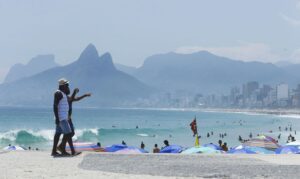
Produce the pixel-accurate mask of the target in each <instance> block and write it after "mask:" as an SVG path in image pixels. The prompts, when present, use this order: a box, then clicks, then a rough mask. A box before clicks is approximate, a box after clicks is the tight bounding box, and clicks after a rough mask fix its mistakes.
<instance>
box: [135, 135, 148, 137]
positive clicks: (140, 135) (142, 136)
mask: <svg viewBox="0 0 300 179" xmlns="http://www.w3.org/2000/svg"><path fill="white" fill-rule="evenodd" d="M136 135H137V136H141V137H149V135H148V134H136Z"/></svg>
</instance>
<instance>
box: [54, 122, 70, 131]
mask: <svg viewBox="0 0 300 179" xmlns="http://www.w3.org/2000/svg"><path fill="white" fill-rule="evenodd" d="M55 132H56V133H58V134H70V133H72V129H71V127H70V124H69V122H68V120H62V121H60V122H59V124H58V125H56V131H55Z"/></svg>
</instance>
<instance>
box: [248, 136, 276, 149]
mask: <svg viewBox="0 0 300 179" xmlns="http://www.w3.org/2000/svg"><path fill="white" fill-rule="evenodd" d="M243 145H244V146H249V147H262V148H266V149H271V150H274V149H277V148H279V147H280V145H278V143H277V142H276V140H275V139H273V138H272V137H269V136H265V135H261V136H258V137H256V138H254V139H250V140H248V141H246V142H244V143H243Z"/></svg>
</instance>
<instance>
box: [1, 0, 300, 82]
mask: <svg viewBox="0 0 300 179" xmlns="http://www.w3.org/2000/svg"><path fill="white" fill-rule="evenodd" d="M0 24H1V25H0V82H1V81H3V79H4V77H5V75H6V73H7V72H8V70H9V68H10V67H11V66H12V65H14V64H16V63H23V64H25V63H27V62H28V61H29V60H30V59H31V58H33V57H34V56H36V55H39V54H54V55H55V60H56V62H57V63H59V64H62V65H65V64H68V63H71V62H73V61H75V60H76V59H77V58H78V57H79V54H80V53H81V52H82V50H83V49H84V48H85V47H86V46H87V45H88V44H89V43H93V44H94V45H95V46H96V48H97V49H98V51H99V54H103V53H105V52H110V53H111V55H112V57H113V61H114V62H115V63H120V64H124V65H129V66H135V67H139V66H141V65H142V64H143V62H144V60H145V59H146V58H147V57H149V56H151V55H154V54H159V53H167V52H170V51H174V52H177V53H193V52H197V51H200V50H207V51H210V52H212V53H214V54H216V55H220V56H225V57H229V58H233V59H236V60H242V61H261V62H267V63H269V62H270V63H275V62H277V61H289V62H292V63H300V0H276V1H274V0H263V1H262V0H245V1H241V0H226V1H225V0H222V1H220V0H106V1H104V0H43V1H40V0H22V1H20V0H0Z"/></svg>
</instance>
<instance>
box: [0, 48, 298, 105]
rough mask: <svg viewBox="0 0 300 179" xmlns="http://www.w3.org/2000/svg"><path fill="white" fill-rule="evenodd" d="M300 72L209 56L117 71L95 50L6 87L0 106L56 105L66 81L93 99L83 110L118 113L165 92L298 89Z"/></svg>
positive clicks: (164, 58) (157, 59) (177, 57)
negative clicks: (247, 86)
mask: <svg viewBox="0 0 300 179" xmlns="http://www.w3.org/2000/svg"><path fill="white" fill-rule="evenodd" d="M41 61H42V60H41ZM28 68H29V67H28ZM299 68H300V65H297V64H291V65H289V64H286V65H282V66H279V65H274V64H271V63H261V62H242V61H238V60H232V59H229V58H225V57H221V56H217V55H214V54H211V53H209V52H207V51H200V52H197V53H193V54H177V53H174V52H170V53H166V54H158V55H153V56H150V57H148V58H147V59H146V60H145V61H144V63H143V65H142V66H141V67H139V68H135V67H128V66H125V65H121V64H116V66H115V65H114V64H113V61H112V57H111V55H110V54H109V53H104V54H103V55H101V56H99V54H98V51H97V50H96V48H95V46H94V45H92V44H90V45H88V46H87V47H86V48H85V50H84V51H83V52H82V53H81V55H80V57H79V58H78V59H77V60H76V61H74V62H73V63H71V64H69V65H65V66H56V67H51V65H50V66H48V68H47V70H45V71H42V72H36V74H34V75H32V76H27V77H23V78H21V79H19V80H15V81H11V82H5V83H3V84H1V85H0V98H1V101H0V105H36V104H38V105H45V106H49V105H52V102H53V101H52V100H53V99H52V98H53V96H52V94H53V93H54V91H55V90H56V89H57V80H58V79H59V78H61V77H65V78H67V79H69V80H70V82H71V83H70V84H71V88H72V89H73V88H74V87H79V88H80V91H81V93H83V92H91V93H92V94H93V95H92V97H91V98H90V99H88V100H84V101H83V102H81V103H80V104H82V105H86V106H99V107H112V106H118V107H119V106H139V105H140V104H142V103H143V101H144V99H149V96H152V97H153V96H155V95H156V94H161V93H162V92H163V93H164V92H181V93H182V92H183V93H185V94H191V95H195V94H199V93H201V94H204V95H205V94H228V93H229V90H230V88H231V87H234V86H239V87H241V85H242V84H244V83H247V82H249V81H258V82H259V83H260V84H269V85H276V84H279V83H281V82H285V83H288V84H289V85H290V86H292V87H294V86H296V85H297V84H298V83H300V72H299V70H298V69H299ZM29 69H30V68H29ZM11 71H12V72H11V74H10V75H13V71H14V70H11ZM29 71H30V70H29Z"/></svg>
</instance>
